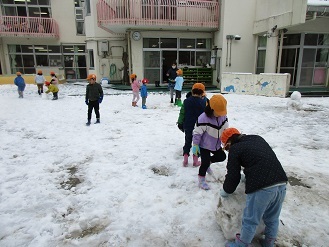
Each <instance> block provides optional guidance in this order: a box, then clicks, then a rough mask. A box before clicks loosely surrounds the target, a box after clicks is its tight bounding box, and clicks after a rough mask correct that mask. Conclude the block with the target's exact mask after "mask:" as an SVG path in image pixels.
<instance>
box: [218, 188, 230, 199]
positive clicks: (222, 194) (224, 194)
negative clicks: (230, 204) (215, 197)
mask: <svg viewBox="0 0 329 247" xmlns="http://www.w3.org/2000/svg"><path fill="white" fill-rule="evenodd" d="M219 194H220V196H221V197H224V198H225V197H228V196H229V195H230V194H227V193H226V192H225V190H224V189H220V191H219Z"/></svg>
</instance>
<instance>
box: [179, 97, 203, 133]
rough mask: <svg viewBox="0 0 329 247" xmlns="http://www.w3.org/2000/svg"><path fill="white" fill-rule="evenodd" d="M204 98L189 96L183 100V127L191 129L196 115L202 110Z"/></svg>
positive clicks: (196, 117)
mask: <svg viewBox="0 0 329 247" xmlns="http://www.w3.org/2000/svg"><path fill="white" fill-rule="evenodd" d="M205 107H206V98H203V99H202V98H200V97H196V96H191V97H189V98H187V99H185V100H184V111H185V116H184V129H185V130H187V131H189V130H190V131H192V130H193V129H194V125H195V123H196V120H197V119H198V117H199V116H200V115H201V114H202V113H203V112H204V108H205Z"/></svg>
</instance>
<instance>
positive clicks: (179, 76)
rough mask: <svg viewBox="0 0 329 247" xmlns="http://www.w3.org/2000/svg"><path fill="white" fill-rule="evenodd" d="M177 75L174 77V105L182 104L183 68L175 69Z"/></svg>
mask: <svg viewBox="0 0 329 247" xmlns="http://www.w3.org/2000/svg"><path fill="white" fill-rule="evenodd" d="M176 73H177V77H176V79H175V87H174V89H175V90H176V91H175V105H177V106H180V107H181V106H182V100H181V98H182V89H183V84H184V78H183V76H182V75H183V70H181V69H179V70H177V71H176Z"/></svg>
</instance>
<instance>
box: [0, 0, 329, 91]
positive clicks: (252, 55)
mask: <svg viewBox="0 0 329 247" xmlns="http://www.w3.org/2000/svg"><path fill="white" fill-rule="evenodd" d="M0 2H1V15H0V73H1V74H2V75H3V76H4V75H11V74H15V73H16V72H17V71H20V72H22V73H23V74H25V75H29V74H30V75H33V74H35V73H36V71H37V70H39V69H41V70H43V71H44V74H47V73H48V72H49V71H55V72H56V73H57V74H58V75H59V76H60V79H61V78H65V79H66V81H68V82H70V81H81V80H85V78H86V77H87V75H88V74H89V73H95V74H96V75H97V77H98V78H102V77H106V78H108V79H109V80H110V81H111V82H113V83H122V84H128V82H129V74H130V73H135V74H137V75H138V78H140V79H142V78H144V77H145V78H148V79H149V80H150V83H156V82H159V83H160V85H161V84H163V83H165V82H166V80H167V78H166V71H167V70H168V68H169V67H170V66H171V64H172V63H173V62H176V63H177V65H178V67H179V68H182V69H183V71H184V79H185V82H186V84H185V85H187V86H188V85H192V84H193V83H194V82H203V83H205V84H206V85H212V86H218V87H220V83H221V78H222V75H223V74H226V73H234V72H237V73H251V74H261V73H289V74H290V89H291V90H294V89H303V90H309V91H312V90H321V89H322V90H328V84H329V83H328V82H329V73H328V71H329V65H328V64H329V56H328V54H329V28H328V27H329V1H328V0H248V1H246V0H216V1H211V0H208V1H204V0H0Z"/></svg>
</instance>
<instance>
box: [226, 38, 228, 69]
mask: <svg viewBox="0 0 329 247" xmlns="http://www.w3.org/2000/svg"><path fill="white" fill-rule="evenodd" d="M227 66H228V38H226V67H227Z"/></svg>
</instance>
